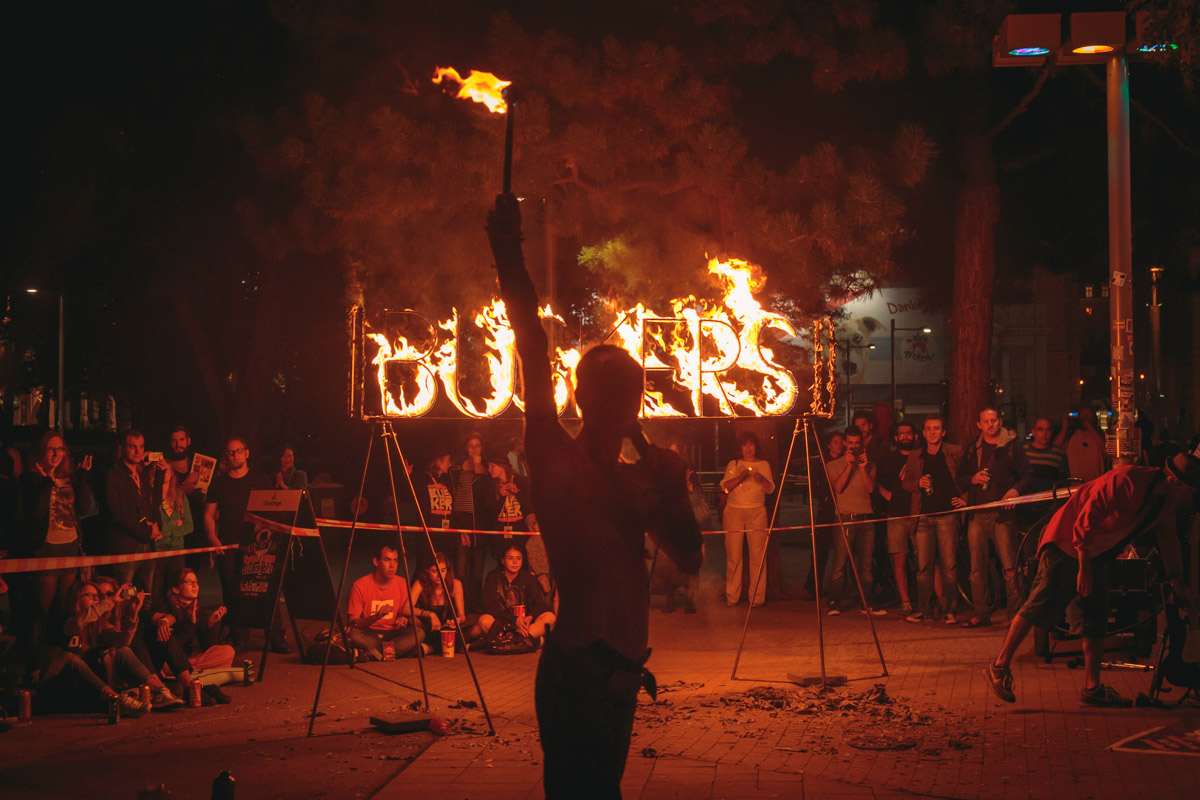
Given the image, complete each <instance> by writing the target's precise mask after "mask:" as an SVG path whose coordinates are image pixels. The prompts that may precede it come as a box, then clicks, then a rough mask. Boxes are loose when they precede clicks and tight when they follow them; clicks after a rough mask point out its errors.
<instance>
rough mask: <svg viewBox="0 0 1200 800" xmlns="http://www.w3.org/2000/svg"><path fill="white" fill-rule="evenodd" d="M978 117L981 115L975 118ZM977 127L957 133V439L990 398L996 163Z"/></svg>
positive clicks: (966, 437)
mask: <svg viewBox="0 0 1200 800" xmlns="http://www.w3.org/2000/svg"><path fill="white" fill-rule="evenodd" d="M981 121H982V120H981ZM980 130H981V128H976V129H975V130H974V131H970V132H967V133H966V135H965V136H964V137H963V142H962V144H963V153H962V158H963V165H962V166H963V183H962V185H961V187H960V188H959V195H958V204H957V216H956V217H955V230H954V304H953V310H952V316H951V320H950V330H951V332H952V334H953V335H952V337H951V344H950V421H949V424H950V427H949V433H950V434H951V435H952V436H953V437H955V439H956V440H957V441H958V442H960V443H963V444H966V443H967V442H969V441H970V440H971V439H972V438H973V437H974V436H975V433H976V427H975V420H976V416H977V414H978V413H979V409H981V408H983V407H984V406H986V405H988V404H989V403H990V400H991V398H990V396H989V393H988V381H989V380H990V378H991V359H992V290H993V288H994V286H995V281H996V263H995V245H996V222H997V219H998V216H999V214H998V210H997V199H996V198H997V186H996V164H995V159H994V157H993V155H992V141H991V137H990V136H987V135H986V134H983V133H981V132H980Z"/></svg>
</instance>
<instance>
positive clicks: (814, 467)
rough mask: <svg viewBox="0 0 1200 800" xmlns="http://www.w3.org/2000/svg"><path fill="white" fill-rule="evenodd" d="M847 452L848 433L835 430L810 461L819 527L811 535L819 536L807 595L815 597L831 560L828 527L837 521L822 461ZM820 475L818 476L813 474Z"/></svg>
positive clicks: (836, 457)
mask: <svg viewBox="0 0 1200 800" xmlns="http://www.w3.org/2000/svg"><path fill="white" fill-rule="evenodd" d="M844 455H846V436H845V434H843V433H842V432H841V431H834V432H833V433H831V434H829V438H828V440H827V441H826V442H825V452H824V454H821V453H817V454H816V455H815V456H813V459H812V461H811V462H810V463H809V469H808V474H809V481H810V482H811V484H812V490H813V502H815V503H816V504H817V515H816V516H817V526H818V527H817V529H816V530H815V531H811V535H812V537H813V538H814V539H815V540H816V548H815V549H816V551H817V555H816V558H817V561H816V563H815V564H813V565H812V569H810V570H809V571H808V578H806V579H805V581H804V599H805V600H812V599H813V598H814V597H816V594H817V592H816V589H817V586H816V582H817V581H819V580H821V579H822V577H823V575H824V572H825V565H826V564H827V563H828V561H829V545H830V542H832V536H833V530H832V529H831V528H829V525H831V524H832V523H834V522H837V511H836V510H835V509H834V506H833V494H832V493H831V492H830V490H829V481H827V480H825V470H824V468H823V467H822V464H823V463H824V462H826V461H833V460H835V459H838V458H841V457H842V456H844ZM814 475H817V476H819V477H817V478H816V479H814V478H813V477H812V476H814Z"/></svg>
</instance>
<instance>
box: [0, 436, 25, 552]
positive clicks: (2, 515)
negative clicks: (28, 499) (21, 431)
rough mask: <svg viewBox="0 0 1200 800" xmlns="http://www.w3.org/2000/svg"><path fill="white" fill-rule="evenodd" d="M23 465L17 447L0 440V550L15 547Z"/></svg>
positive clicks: (8, 549)
mask: <svg viewBox="0 0 1200 800" xmlns="http://www.w3.org/2000/svg"><path fill="white" fill-rule="evenodd" d="M22 467H23V465H22V464H21V454H20V453H18V452H17V450H16V448H15V447H9V445H8V442H4V441H0V551H10V550H13V549H14V548H13V545H12V541H13V537H15V536H16V526H17V509H18V508H19V506H20V503H19V502H18V498H20V496H21V490H20V480H21V472H22Z"/></svg>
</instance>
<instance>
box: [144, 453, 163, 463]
mask: <svg viewBox="0 0 1200 800" xmlns="http://www.w3.org/2000/svg"><path fill="white" fill-rule="evenodd" d="M162 460H163V454H162V453H146V463H147V464H153V463H154V462H155V461H162Z"/></svg>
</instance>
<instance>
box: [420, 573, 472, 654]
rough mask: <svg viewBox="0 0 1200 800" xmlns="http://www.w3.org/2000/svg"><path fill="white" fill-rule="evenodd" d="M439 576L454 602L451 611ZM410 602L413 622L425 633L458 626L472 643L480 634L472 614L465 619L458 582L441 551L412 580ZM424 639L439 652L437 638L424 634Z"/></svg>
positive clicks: (460, 582) (461, 593) (459, 583)
mask: <svg viewBox="0 0 1200 800" xmlns="http://www.w3.org/2000/svg"><path fill="white" fill-rule="evenodd" d="M443 578H444V579H445V581H446V585H447V586H449V587H450V594H451V597H452V599H453V601H454V609H453V611H452V610H451V608H450V603H448V602H446V591H445V589H444V588H443V587H442V580H443ZM412 601H413V604H414V606H415V607H416V614H417V624H419V625H420V626H421V627H422V628H424V629H425V630H426V631H427V632H436V631H440V630H441V629H442V628H446V627H450V628H462V631H463V636H464V638H465V639H466V641H467V642H468V643H469V642H473V641H475V640H476V639H478V638H479V637H480V636H482V635H483V629H482V628H480V627H479V624H478V621H477V620H476V618H475V617H474V616H472V617H471V618H469V619H468V617H467V615H466V609H465V608H464V607H463V586H462V581H460V580H459V579H458V578H456V577H454V568H453V567H452V566H451V565H450V563H449V562H448V561H447V560H446V556H445V555H444V554H443V553H435V554H434V557H433V558H427V559H426V561H425V564H424V566H423V568H422V569H421V572H420V574H419V575H418V576H417V577H416V579H415V580H414V581H413V588H412ZM425 640H426V642H427V643H429V646H430V648H431V649H433V650H438V651H439V652H440V648H441V637H429V636H426V637H425Z"/></svg>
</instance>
